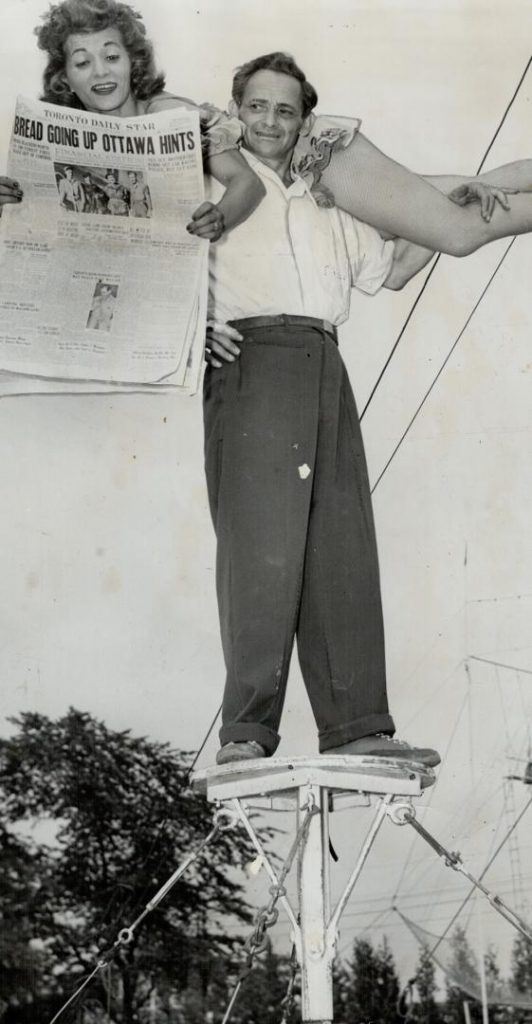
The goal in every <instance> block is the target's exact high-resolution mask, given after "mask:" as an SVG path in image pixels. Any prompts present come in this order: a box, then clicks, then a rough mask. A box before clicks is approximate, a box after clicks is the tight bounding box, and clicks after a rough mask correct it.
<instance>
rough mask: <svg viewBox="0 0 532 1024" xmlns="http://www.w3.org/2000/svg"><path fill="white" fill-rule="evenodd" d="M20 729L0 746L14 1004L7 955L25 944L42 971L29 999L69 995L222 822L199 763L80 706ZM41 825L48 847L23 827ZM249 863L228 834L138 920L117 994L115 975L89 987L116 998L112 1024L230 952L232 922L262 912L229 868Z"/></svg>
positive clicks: (108, 999) (239, 841)
mask: <svg viewBox="0 0 532 1024" xmlns="http://www.w3.org/2000/svg"><path fill="white" fill-rule="evenodd" d="M13 723H14V724H15V726H16V727H17V732H16V734H15V735H13V736H12V737H10V738H9V739H3V740H0V769H1V790H0V794H1V804H0V816H1V819H2V820H3V823H4V832H3V834H2V835H3V843H2V846H1V848H0V856H1V858H2V863H3V866H4V867H7V868H8V873H9V878H10V888H9V892H8V895H7V897H6V899H5V900H4V903H3V914H4V920H3V926H4V931H3V940H2V941H3V943H4V946H3V947H2V949H3V956H2V970H3V973H4V975H5V977H6V978H7V981H8V985H9V986H10V987H8V989H7V991H8V994H11V996H12V997H15V995H16V994H17V992H18V991H19V989H20V986H21V985H22V980H21V978H20V977H17V975H16V972H14V967H13V963H12V962H11V961H10V959H9V957H8V956H7V953H6V952H5V950H6V948H7V947H8V946H10V945H11V948H12V949H15V948H17V949H18V950H19V953H20V952H21V947H24V955H25V956H26V957H27V962H28V963H30V962H31V964H32V968H31V969H32V971H33V974H32V978H31V981H30V982H28V984H27V985H26V990H27V991H31V992H33V994H34V996H35V995H37V996H39V997H42V998H45V997H49V996H50V995H52V996H53V995H54V994H55V995H57V996H58V997H59V996H60V997H62V996H63V995H64V994H65V993H68V992H69V991H70V990H71V989H72V988H73V987H75V985H76V984H77V982H78V981H79V979H80V978H81V977H83V976H84V975H85V974H86V972H87V971H89V970H91V969H92V968H93V967H94V964H95V963H96V961H97V959H98V957H99V955H100V953H101V951H102V949H106V948H108V947H109V946H110V945H111V944H112V943H113V942H114V940H115V938H116V936H117V933H118V930H119V929H120V928H123V927H125V926H128V925H129V924H131V923H132V921H134V920H135V919H136V918H137V916H138V915H139V913H140V910H141V909H142V907H143V906H144V905H145V904H146V902H147V900H148V899H149V898H150V897H152V896H153V895H154V893H155V892H156V891H157V889H158V888H159V887H160V886H161V884H162V883H163V882H164V881H165V879H166V878H167V877H168V876H169V875H170V874H171V872H172V871H173V870H174V868H175V867H176V865H177V864H178V863H180V862H181V861H182V860H183V859H184V857H185V856H186V855H188V854H189V853H190V852H191V851H193V850H194V849H195V848H197V847H198V845H199V843H200V842H201V840H202V839H203V838H204V837H205V835H206V834H207V832H208V831H209V830H210V828H211V827H212V813H211V809H210V808H209V807H208V805H207V804H206V801H205V800H204V799H203V797H202V796H201V795H199V794H198V793H196V792H193V791H192V790H191V788H190V787H189V786H188V784H187V781H188V780H187V765H188V760H189V759H188V757H187V755H183V754H182V753H179V752H175V751H173V750H171V749H170V747H169V746H168V745H167V744H161V743H154V742H149V741H148V740H146V739H143V738H138V737H133V736H131V734H130V733H129V731H126V732H114V731H112V730H110V729H108V728H107V727H106V726H105V725H104V724H103V723H102V722H99V721H97V720H96V719H94V718H93V717H91V715H89V714H85V713H82V712H79V711H76V710H74V709H72V710H70V711H69V712H68V714H67V715H65V716H64V717H62V718H59V719H58V720H57V721H52V720H50V719H49V718H47V717H45V716H42V715H37V714H33V713H26V714H24V715H22V716H21V717H20V718H18V719H13ZM36 824H38V825H39V834H40V835H46V836H47V842H44V841H41V842H39V843H37V842H35V843H34V844H33V845H32V844H30V843H28V842H25V841H24V840H23V839H22V837H21V833H20V827H21V826H23V827H24V829H25V832H26V834H27V831H28V828H27V827H28V825H30V826H35V825H36ZM15 852H16V853H17V855H20V858H19V859H20V862H19V866H18V868H17V869H16V871H15V869H14V867H13V859H14V854H15ZM246 857H247V858H248V857H249V848H248V847H247V845H246V841H245V840H244V839H243V837H241V836H240V835H239V834H238V833H237V832H234V831H224V832H223V833H221V834H219V835H218V837H217V838H216V840H215V842H214V843H213V844H212V845H211V846H210V847H209V850H208V852H207V853H206V854H205V855H202V856H201V858H199V859H198V860H197V861H195V862H194V864H193V866H192V867H191V868H190V869H189V870H188V872H187V873H186V874H185V875H184V877H183V878H182V880H180V882H179V883H178V884H177V886H176V887H175V888H174V890H173V891H172V893H171V894H170V895H169V896H167V897H166V899H165V900H164V902H163V903H161V905H160V906H159V907H158V909H157V910H155V911H154V912H153V913H152V914H150V915H149V916H148V917H146V919H145V920H144V921H142V923H140V924H139V927H138V928H137V929H136V931H135V932H134V935H133V940H132V942H131V943H130V944H128V945H124V946H123V947H121V949H120V950H119V952H118V954H117V955H116V956H115V958H114V964H113V977H114V978H115V984H114V985H113V988H112V991H110V992H108V991H107V990H106V987H105V977H104V974H103V972H102V973H101V974H100V976H99V978H98V979H97V980H96V981H95V983H94V984H93V985H92V986H91V989H90V996H91V999H93V1000H94V999H99V1001H100V1003H101V1004H102V1005H103V1006H107V1005H109V1003H110V1008H111V1019H112V1020H113V1021H118V1020H120V1022H121V1024H133V1022H135V1021H137V1020H140V1019H141V1017H142V1016H143V1015H144V1012H143V1011H144V1008H146V1007H147V1006H148V1005H149V1003H150V999H152V998H153V997H152V995H151V993H152V991H153V990H154V989H160V990H161V991H165V990H166V991H168V990H172V991H180V990H182V989H184V988H185V987H186V984H187V980H188V977H189V975H190V973H191V972H192V970H193V968H194V965H195V963H196V962H198V961H199V960H200V959H201V956H202V954H203V953H204V952H205V950H206V949H208V950H209V952H210V955H211V956H221V955H222V954H223V953H224V952H226V951H227V950H228V949H230V948H231V943H230V942H229V940H228V939H227V938H226V937H225V936H224V933H223V929H222V926H221V923H220V922H221V920H222V918H223V917H225V918H227V916H228V915H234V916H235V917H236V918H237V919H239V920H240V921H247V920H249V918H250V914H249V911H248V909H247V907H246V905H245V903H244V900H243V898H242V893H241V890H240V886H238V885H237V884H236V883H235V882H234V881H233V880H232V879H231V878H230V876H229V874H228V869H230V868H232V867H234V866H236V865H240V864H241V863H242V861H243V859H244V858H246ZM24 894H25V895H26V897H29V898H27V899H26V906H25V909H24V911H23V912H22V916H21V917H19V919H18V921H16V924H15V918H16V908H17V901H18V903H19V904H22V902H23V900H24ZM207 920H208V921H209V926H207V923H206V922H207ZM21 922H22V927H21ZM217 922H219V923H218V924H217ZM17 944H18V945H17ZM19 962H22V958H21V959H20V960H19ZM33 965H35V966H33ZM17 985H18V986H19V989H17ZM17 998H18V996H17ZM12 1001H13V998H12ZM35 1016H37V1014H35V1015H34V1019H35Z"/></svg>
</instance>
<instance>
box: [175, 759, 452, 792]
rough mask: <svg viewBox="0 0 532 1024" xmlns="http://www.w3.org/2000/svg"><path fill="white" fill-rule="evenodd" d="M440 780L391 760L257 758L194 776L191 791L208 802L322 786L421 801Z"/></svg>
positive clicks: (409, 763) (427, 770) (417, 767)
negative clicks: (201, 793)
mask: <svg viewBox="0 0 532 1024" xmlns="http://www.w3.org/2000/svg"><path fill="white" fill-rule="evenodd" d="M435 780H436V777H435V775H434V771H433V770H432V769H431V768H427V767H426V766H425V765H423V764H420V763H419V762H417V761H405V760H403V759H398V758H391V757H390V758H388V757H363V756H360V757H356V756H353V755H350V756H346V755H343V756H342V755H341V754H335V755H329V756H327V755H326V754H320V755H319V756H314V757H278V758H274V757H272V758H267V759H266V758H257V760H253V761H238V762H235V763H234V764H227V765H223V766H218V765H213V766H212V767H209V768H203V769H201V770H200V771H196V772H194V773H193V775H192V780H191V781H192V785H193V786H194V788H195V789H198V790H199V791H200V792H203V793H206V795H207V797H208V799H209V800H230V799H235V798H240V797H243V798H244V797H269V796H271V795H272V794H279V795H280V794H283V796H286V795H287V794H288V793H289V792H290V791H295V792H294V796H295V795H296V793H297V790H298V789H299V788H300V787H301V786H307V785H314V786H322V787H323V788H325V789H327V790H329V791H330V792H342V793H346V792H348V793H358V794H368V795H371V794H376V795H379V796H383V795H385V794H392V795H393V796H420V795H421V793H422V792H423V790H424V789H427V788H428V787H429V786H432V785H433V784H434V782H435Z"/></svg>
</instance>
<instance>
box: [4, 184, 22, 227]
mask: <svg viewBox="0 0 532 1024" xmlns="http://www.w3.org/2000/svg"><path fill="white" fill-rule="evenodd" d="M23 195H24V193H23V191H22V189H21V187H20V185H19V183H18V181H14V180H13V178H4V177H2V175H0V217H1V216H2V207H3V206H5V204H6V203H20V201H21V199H22V196H23Z"/></svg>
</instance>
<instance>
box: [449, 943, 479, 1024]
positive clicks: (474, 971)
mask: <svg viewBox="0 0 532 1024" xmlns="http://www.w3.org/2000/svg"><path fill="white" fill-rule="evenodd" d="M449 941H450V945H451V957H450V960H449V962H448V964H447V967H446V976H447V997H446V1001H445V1020H446V1022H447V1024H463V1020H464V1009H463V1007H464V1000H465V999H467V1001H468V1003H469V1012H470V1015H471V1021H472V1024H480V1021H481V1020H482V1008H481V1005H480V1003H479V1002H478V1000H476V999H475V998H474V997H472V996H471V995H469V994H468V993H469V992H471V989H473V991H476V992H480V977H479V973H478V967H477V964H476V960H475V955H474V953H473V950H472V949H471V946H470V945H469V942H468V940H467V936H466V933H465V931H464V929H463V928H456V930H455V931H454V932H453V934H452V935H451V938H450V940H449Z"/></svg>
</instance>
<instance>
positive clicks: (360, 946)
mask: <svg viewBox="0 0 532 1024" xmlns="http://www.w3.org/2000/svg"><path fill="white" fill-rule="evenodd" d="M351 976H352V981H351V986H350V992H349V1001H348V1003H347V1005H346V1011H347V1020H348V1021H350V1022H353V1024H360V1021H371V1022H372V1024H396V1021H397V999H398V997H399V980H398V977H397V971H396V969H395V964H394V959H393V954H392V951H391V949H390V947H389V945H388V942H387V940H386V938H384V940H383V942H382V943H381V945H380V946H379V947H378V949H377V950H375V949H374V948H373V946H372V945H371V943H370V942H368V941H367V940H366V939H355V943H354V946H353V959H352V961H351Z"/></svg>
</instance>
